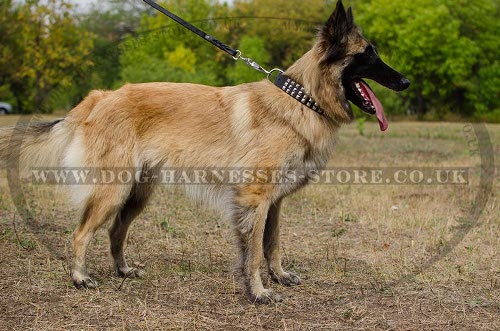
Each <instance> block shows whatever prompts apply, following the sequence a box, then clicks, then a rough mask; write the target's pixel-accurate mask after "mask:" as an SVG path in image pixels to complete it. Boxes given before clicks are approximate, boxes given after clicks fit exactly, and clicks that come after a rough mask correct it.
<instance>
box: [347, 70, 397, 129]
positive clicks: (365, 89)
mask: <svg viewBox="0 0 500 331" xmlns="http://www.w3.org/2000/svg"><path fill="white" fill-rule="evenodd" d="M344 88H345V90H346V97H347V100H349V101H351V102H352V103H354V104H355V105H356V106H358V107H359V108H360V109H361V110H363V111H364V112H365V113H368V114H370V115H375V114H376V115H377V119H378V123H379V125H380V130H382V131H385V130H387V128H388V127H389V124H388V123H387V119H386V118H385V113H384V107H383V106H382V103H380V101H379V99H378V98H377V96H376V95H375V93H373V91H372V89H371V88H370V86H369V85H368V84H367V83H366V82H365V81H364V80H362V79H355V80H353V81H352V82H350V83H349V84H348V86H344Z"/></svg>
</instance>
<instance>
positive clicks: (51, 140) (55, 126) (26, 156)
mask: <svg viewBox="0 0 500 331" xmlns="http://www.w3.org/2000/svg"><path fill="white" fill-rule="evenodd" d="M72 131H73V130H71V128H70V127H69V126H68V125H67V123H66V122H65V120H62V119H60V120H56V121H53V122H44V123H29V124H22V125H18V126H15V127H6V128H0V165H1V166H2V167H10V166H16V167H19V170H21V171H25V170H28V169H29V168H32V167H57V166H60V164H61V161H62V159H63V157H64V152H65V147H66V146H67V144H68V143H69V142H70V140H71V137H72Z"/></svg>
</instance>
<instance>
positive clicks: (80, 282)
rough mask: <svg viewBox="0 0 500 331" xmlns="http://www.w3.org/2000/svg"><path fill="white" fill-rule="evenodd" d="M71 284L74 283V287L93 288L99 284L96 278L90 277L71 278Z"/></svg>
mask: <svg viewBox="0 0 500 331" xmlns="http://www.w3.org/2000/svg"><path fill="white" fill-rule="evenodd" d="M72 280H73V284H74V285H75V287H76V288H78V289H82V288H85V289H94V288H97V287H98V286H99V283H97V281H96V280H94V279H92V278H90V277H84V278H75V277H73V278H72Z"/></svg>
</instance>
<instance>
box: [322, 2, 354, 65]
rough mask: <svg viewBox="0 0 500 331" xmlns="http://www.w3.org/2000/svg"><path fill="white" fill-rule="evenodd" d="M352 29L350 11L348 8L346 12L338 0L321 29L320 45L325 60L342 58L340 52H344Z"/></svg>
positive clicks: (352, 22) (352, 19)
mask: <svg viewBox="0 0 500 331" xmlns="http://www.w3.org/2000/svg"><path fill="white" fill-rule="evenodd" d="M352 28H354V18H353V16H352V9H351V8H350V7H349V9H347V12H346V10H345V8H344V4H343V3H342V0H339V1H338V2H337V6H336V7H335V10H334V11H333V13H332V15H331V16H330V18H329V19H328V21H327V22H326V24H325V25H324V26H323V28H322V29H321V34H320V43H321V46H322V48H323V51H325V53H326V54H325V55H326V57H327V58H325V60H327V61H328V62H331V61H335V59H336V58H340V57H342V50H343V49H344V50H345V46H346V44H347V38H348V35H349V32H350V31H351V30H352Z"/></svg>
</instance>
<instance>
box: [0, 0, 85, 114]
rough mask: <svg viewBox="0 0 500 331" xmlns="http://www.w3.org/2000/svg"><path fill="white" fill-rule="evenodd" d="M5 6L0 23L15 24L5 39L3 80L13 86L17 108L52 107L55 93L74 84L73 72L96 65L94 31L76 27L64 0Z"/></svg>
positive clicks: (1, 64)
mask: <svg viewBox="0 0 500 331" xmlns="http://www.w3.org/2000/svg"><path fill="white" fill-rule="evenodd" d="M0 6H1V9H0V10H1V12H2V14H3V15H2V16H3V18H2V20H1V22H0V25H3V26H5V25H11V26H10V27H9V28H8V29H7V30H6V31H7V36H5V37H4V38H5V39H4V40H3V42H2V43H1V44H0V53H1V54H3V55H4V56H2V58H1V59H0V68H2V74H1V76H2V78H0V79H2V81H3V82H2V83H3V84H9V85H10V88H9V89H10V92H11V94H12V95H13V96H14V98H15V99H16V104H17V108H18V110H21V111H23V112H31V111H35V110H37V111H48V109H47V108H48V107H47V105H48V101H49V96H50V94H51V92H53V91H54V90H55V89H57V88H58V87H70V86H71V85H72V77H73V76H74V73H75V72H77V71H79V70H84V69H86V68H88V67H90V66H91V65H92V62H91V61H90V59H89V58H88V55H89V53H90V50H91V49H92V40H91V35H90V33H88V32H87V31H85V30H83V29H81V28H79V27H78V26H77V24H76V23H77V22H75V20H74V19H73V18H72V15H71V5H70V4H69V3H68V2H65V1H64V0H49V1H45V2H44V4H42V3H39V2H38V1H34V0H28V1H25V2H23V3H21V4H17V3H14V2H11V1H7V2H6V3H2V5H0ZM4 70H5V71H4Z"/></svg>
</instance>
